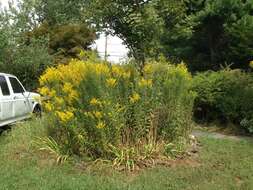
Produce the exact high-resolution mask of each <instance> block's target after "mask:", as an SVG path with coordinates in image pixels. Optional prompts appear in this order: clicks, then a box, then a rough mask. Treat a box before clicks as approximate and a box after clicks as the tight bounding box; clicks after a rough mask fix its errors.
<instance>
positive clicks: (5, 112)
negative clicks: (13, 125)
mask: <svg viewBox="0 0 253 190" xmlns="http://www.w3.org/2000/svg"><path fill="white" fill-rule="evenodd" d="M0 88H1V94H0V121H7V120H10V119H12V118H13V117H14V104H13V101H12V96H11V93H10V89H9V86H8V83H7V79H6V78H5V76H1V75H0Z"/></svg>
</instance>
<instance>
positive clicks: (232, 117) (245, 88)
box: [193, 69, 253, 132]
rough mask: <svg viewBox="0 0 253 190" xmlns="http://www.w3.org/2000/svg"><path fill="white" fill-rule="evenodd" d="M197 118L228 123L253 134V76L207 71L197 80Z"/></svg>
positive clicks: (196, 77)
mask: <svg viewBox="0 0 253 190" xmlns="http://www.w3.org/2000/svg"><path fill="white" fill-rule="evenodd" d="M193 90H194V91H196V92H197V94H198V95H197V98H196V100H195V113H196V114H195V115H196V117H197V118H198V119H204V120H207V121H212V120H216V119H218V120H220V121H229V122H233V123H235V124H238V125H241V126H242V127H245V128H246V129H248V130H249V132H251V131H252V122H251V121H252V116H253V115H252V113H253V112H252V110H253V106H252V105H253V104H252V98H253V76H252V74H251V73H244V72H242V71H240V70H229V69H226V70H222V71H219V72H205V73H201V74H198V75H197V76H195V77H194V82H193Z"/></svg>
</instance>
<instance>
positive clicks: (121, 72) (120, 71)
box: [112, 65, 131, 79]
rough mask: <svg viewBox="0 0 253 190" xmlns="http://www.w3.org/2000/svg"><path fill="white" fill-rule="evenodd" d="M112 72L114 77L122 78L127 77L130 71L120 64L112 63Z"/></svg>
mask: <svg viewBox="0 0 253 190" xmlns="http://www.w3.org/2000/svg"><path fill="white" fill-rule="evenodd" d="M112 74H113V76H115V77H118V78H124V79H128V78H130V76H131V72H130V71H129V70H127V69H124V68H123V67H122V66H118V65H117V66H116V65H114V66H113V67H112Z"/></svg>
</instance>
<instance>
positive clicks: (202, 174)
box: [0, 127, 253, 190]
mask: <svg viewBox="0 0 253 190" xmlns="http://www.w3.org/2000/svg"><path fill="white" fill-rule="evenodd" d="M34 130H35V129H32V128H29V129H26V130H24V129H22V127H17V128H15V129H14V130H12V131H11V132H9V133H8V134H6V135H2V136H1V137H0V176H1V177H0V184H1V185H0V189H4V190H7V189H10V190H14V189H15V190H19V189H21V190H28V189H31V190H34V189H36V190H49V189H54V190H57V189H59V190H66V189H71V190H72V189H73V190H78V189H88V190H92V189H108V190H112V189H120V190H122V189H147V190H148V189H150V190H154V189H157V190H161V189H180V190H181V189H194V190H196V189H201V190H206V189H207V190H208V189H213V190H217V189H219V190H220V189H253V148H252V146H253V143H252V142H247V141H241V142H238V141H231V140H218V139H210V138H201V139H200V142H201V145H202V147H201V150H200V153H199V156H198V158H197V160H198V162H197V163H198V164H189V165H187V164H178V165H176V166H173V167H170V168H169V167H167V168H165V167H157V168H153V169H147V170H145V171H142V172H139V173H138V174H137V173H135V174H128V175H127V174H122V173H121V174H120V173H117V172H112V171H111V172H108V173H106V172H101V171H100V172H91V171H82V170H80V169H75V167H73V166H72V165H71V164H64V165H58V166H57V165H56V164H52V161H50V159H48V158H46V157H45V159H43V157H42V156H38V155H36V153H34V152H33V151H27V150H28V149H29V146H30V144H31V141H32V139H31V136H30V134H34Z"/></svg>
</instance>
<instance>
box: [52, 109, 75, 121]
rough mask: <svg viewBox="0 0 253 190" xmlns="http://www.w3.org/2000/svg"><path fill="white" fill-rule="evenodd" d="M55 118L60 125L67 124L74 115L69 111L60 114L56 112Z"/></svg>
mask: <svg viewBox="0 0 253 190" xmlns="http://www.w3.org/2000/svg"><path fill="white" fill-rule="evenodd" d="M56 115H57V117H58V118H59V119H60V122H61V123H64V124H65V123H67V122H69V121H71V120H72V119H73V118H74V114H73V113H72V112H70V111H65V112H60V111H56Z"/></svg>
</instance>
